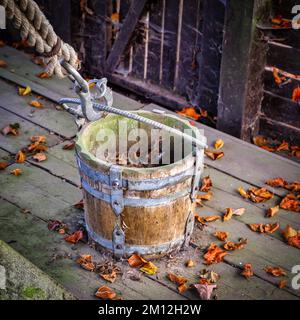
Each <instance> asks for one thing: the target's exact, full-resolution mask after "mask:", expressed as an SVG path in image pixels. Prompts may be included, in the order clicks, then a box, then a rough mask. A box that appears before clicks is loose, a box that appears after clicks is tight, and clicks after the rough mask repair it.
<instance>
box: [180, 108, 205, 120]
mask: <svg viewBox="0 0 300 320" xmlns="http://www.w3.org/2000/svg"><path fill="white" fill-rule="evenodd" d="M176 113H177V114H179V115H182V116H185V117H188V118H192V119H194V120H198V119H200V118H201V114H199V113H198V112H197V111H196V109H195V108H193V107H187V108H183V109H182V110H180V111H176Z"/></svg>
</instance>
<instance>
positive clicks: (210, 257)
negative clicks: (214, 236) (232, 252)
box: [203, 243, 227, 264]
mask: <svg viewBox="0 0 300 320" xmlns="http://www.w3.org/2000/svg"><path fill="white" fill-rule="evenodd" d="M226 254H227V252H226V251H224V250H223V249H221V248H219V247H218V246H217V245H216V244H215V243H211V244H210V246H209V248H208V249H207V251H206V253H205V254H204V256H203V257H204V260H205V264H212V263H219V262H222V261H223V259H224V257H225V256H226Z"/></svg>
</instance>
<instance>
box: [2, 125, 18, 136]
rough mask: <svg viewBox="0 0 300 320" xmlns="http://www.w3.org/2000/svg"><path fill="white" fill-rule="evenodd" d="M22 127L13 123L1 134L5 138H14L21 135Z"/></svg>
mask: <svg viewBox="0 0 300 320" xmlns="http://www.w3.org/2000/svg"><path fill="white" fill-rule="evenodd" d="M19 129H20V125H19V123H17V122H16V123H11V124H9V125H8V126H6V127H4V128H3V129H2V130H1V133H2V134H3V135H5V136H7V135H9V134H12V135H13V136H17V135H18V134H19Z"/></svg>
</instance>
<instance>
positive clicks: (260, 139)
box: [253, 136, 268, 147]
mask: <svg viewBox="0 0 300 320" xmlns="http://www.w3.org/2000/svg"><path fill="white" fill-rule="evenodd" d="M253 143H254V144H255V145H256V146H258V147H262V146H265V145H266V144H267V143H268V142H267V139H266V138H265V137H264V136H255V137H253Z"/></svg>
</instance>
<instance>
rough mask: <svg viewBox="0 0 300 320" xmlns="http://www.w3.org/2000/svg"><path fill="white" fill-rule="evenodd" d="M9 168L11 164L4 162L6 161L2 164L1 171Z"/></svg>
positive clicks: (0, 163)
mask: <svg viewBox="0 0 300 320" xmlns="http://www.w3.org/2000/svg"><path fill="white" fill-rule="evenodd" d="M8 166H9V163H8V162H4V161H1V162H0V170H4V169H5V168H7V167H8Z"/></svg>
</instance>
